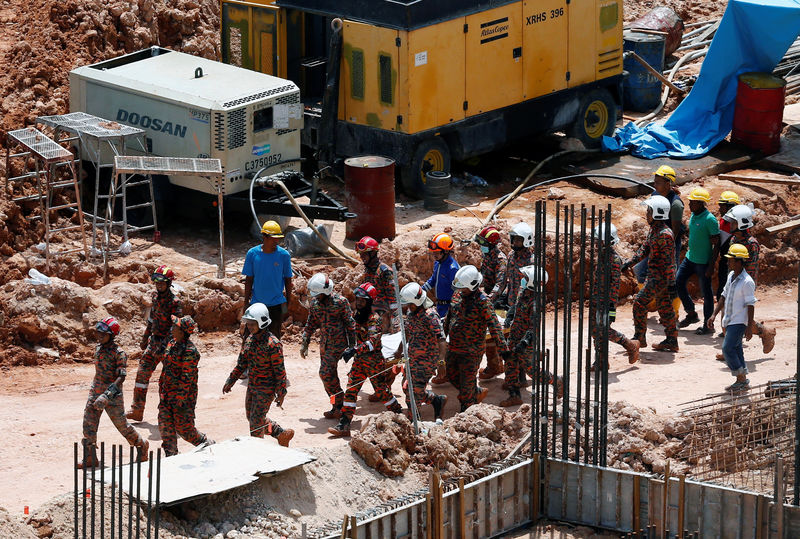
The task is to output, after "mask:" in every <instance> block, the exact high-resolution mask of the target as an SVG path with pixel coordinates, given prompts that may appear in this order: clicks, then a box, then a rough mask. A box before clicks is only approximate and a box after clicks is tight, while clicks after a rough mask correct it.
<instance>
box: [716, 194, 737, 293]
mask: <svg viewBox="0 0 800 539" xmlns="http://www.w3.org/2000/svg"><path fill="white" fill-rule="evenodd" d="M740 203H741V202H740V200H739V195H737V194H736V193H735V192H733V191H723V192H722V193H720V195H719V219H718V222H719V252H720V253H727V252H728V248H729V247H730V246H731V244H732V243H733V241H731V240H732V238H733V236H732V234H731V224H730V222H728V221H726V220H725V215H727V213H728V212H729V211H730V210H731V208H733V207H734V206H736V205H737V204H740ZM727 280H728V258H727V257H725V256H721V257H719V263H718V266H717V292H716V295H715V296H714V297H715V298H716V299H717V301H719V298H720V296H722V289H723V288H725V282H726V281H727Z"/></svg>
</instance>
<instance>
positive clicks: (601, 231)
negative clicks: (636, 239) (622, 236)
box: [594, 223, 619, 245]
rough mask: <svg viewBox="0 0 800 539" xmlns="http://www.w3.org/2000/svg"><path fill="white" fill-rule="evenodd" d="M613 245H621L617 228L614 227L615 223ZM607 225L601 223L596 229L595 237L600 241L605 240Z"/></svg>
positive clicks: (612, 227)
mask: <svg viewBox="0 0 800 539" xmlns="http://www.w3.org/2000/svg"><path fill="white" fill-rule="evenodd" d="M610 229H611V245H616V244H618V243H619V236H617V227H615V226H614V223H611V227H610ZM605 230H606V224H605V223H600V224H599V225H597V226H596V227H595V228H594V237H595V238H597V239H598V240H605V239H606V237H605V236H606V235H605Z"/></svg>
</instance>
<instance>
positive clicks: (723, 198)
mask: <svg viewBox="0 0 800 539" xmlns="http://www.w3.org/2000/svg"><path fill="white" fill-rule="evenodd" d="M719 203H720V204H733V205H734V206H736V205H738V204H741V202H739V195H737V194H736V193H734V192H733V191H723V192H722V193H720V195H719Z"/></svg>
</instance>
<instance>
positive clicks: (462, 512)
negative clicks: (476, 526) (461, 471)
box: [458, 477, 467, 537]
mask: <svg viewBox="0 0 800 539" xmlns="http://www.w3.org/2000/svg"><path fill="white" fill-rule="evenodd" d="M458 512H459V518H458V526H459V529H460V531H461V534H460V535H459V537H466V536H467V508H466V506H465V505H464V478H463V477H461V478H459V480H458Z"/></svg>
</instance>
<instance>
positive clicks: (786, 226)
mask: <svg viewBox="0 0 800 539" xmlns="http://www.w3.org/2000/svg"><path fill="white" fill-rule="evenodd" d="M797 227H800V219H793V220H792V221H788V222H786V223H782V224H780V225H775V226H771V227H769V228H767V232H769V233H770V234H775V233H776V232H785V231H787V230H794V229H795V228H797Z"/></svg>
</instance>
